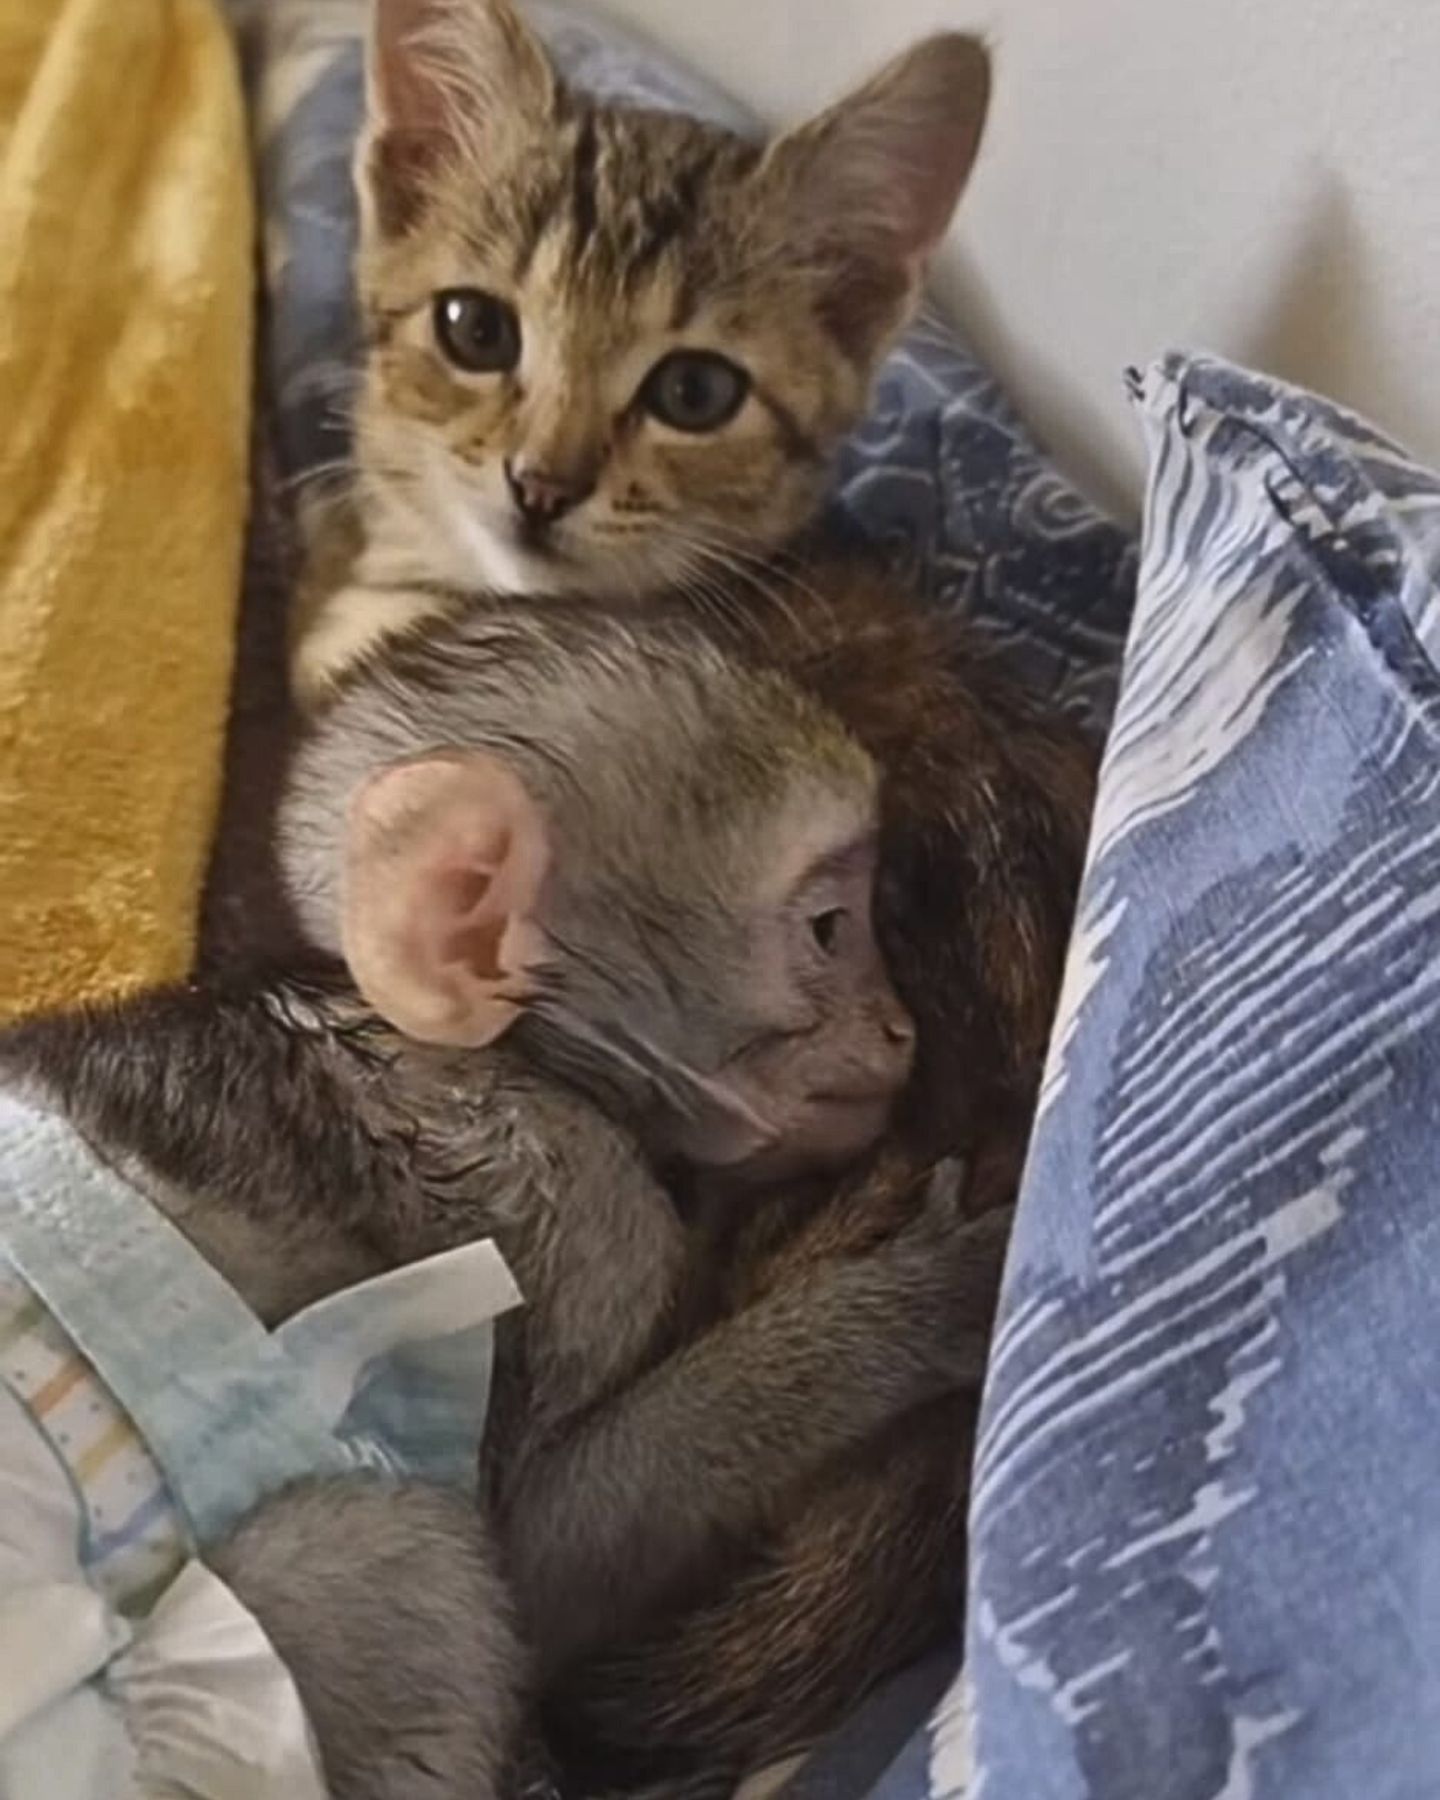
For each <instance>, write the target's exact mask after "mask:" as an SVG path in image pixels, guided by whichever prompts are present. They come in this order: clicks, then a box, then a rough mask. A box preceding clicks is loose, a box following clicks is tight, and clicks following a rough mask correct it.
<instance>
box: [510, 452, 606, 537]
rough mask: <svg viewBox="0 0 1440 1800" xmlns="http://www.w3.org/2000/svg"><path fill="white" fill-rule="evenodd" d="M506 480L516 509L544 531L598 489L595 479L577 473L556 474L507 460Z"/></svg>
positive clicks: (534, 527)
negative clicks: (578, 475) (588, 479)
mask: <svg viewBox="0 0 1440 1800" xmlns="http://www.w3.org/2000/svg"><path fill="white" fill-rule="evenodd" d="M505 480H506V482H507V484H508V485H509V488H510V498H511V499H512V500H513V501H514V502H515V510H516V512H518V513H519V515H520V517H521V518H522V519H523V520H524V522H525V523H526V525H528V526H530V527H531V528H532V529H535V530H543V529H544V528H545V527H546V526H547V525H553V524H554V523H555V521H556V520H557V519H560V518H563V517H564V515H565V514H566V513H567V512H570V511H572V510H573V509H574V508H575V507H577V506H578V505H579V504H580V502H581V501H582V500H584V499H586V498H587V497H588V496H589V494H590V493H591V492H593V490H594V486H595V484H594V482H593V481H586V480H584V479H583V478H579V477H575V476H566V475H558V474H552V473H551V472H549V471H548V470H545V469H539V468H535V467H533V466H532V465H530V464H528V463H523V462H521V463H515V462H510V461H507V462H506V464H505Z"/></svg>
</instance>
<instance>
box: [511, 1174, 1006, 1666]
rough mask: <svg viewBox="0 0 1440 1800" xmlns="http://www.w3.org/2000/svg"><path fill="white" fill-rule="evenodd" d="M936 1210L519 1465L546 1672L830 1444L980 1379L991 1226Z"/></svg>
mask: <svg viewBox="0 0 1440 1800" xmlns="http://www.w3.org/2000/svg"><path fill="white" fill-rule="evenodd" d="M953 1204H954V1202H953V1197H948V1198H944V1199H942V1200H940V1201H938V1202H937V1203H936V1204H934V1205H928V1206H927V1208H926V1210H925V1211H923V1212H922V1213H921V1214H920V1216H919V1217H918V1218H917V1219H916V1220H915V1221H914V1222H913V1223H912V1224H911V1225H908V1226H906V1227H905V1228H904V1229H903V1230H901V1231H900V1232H899V1233H897V1234H896V1235H895V1236H894V1237H893V1238H892V1239H891V1240H889V1241H888V1242H887V1243H885V1244H883V1245H882V1246H881V1247H880V1248H878V1249H877V1250H875V1251H874V1252H873V1253H872V1254H870V1255H868V1256H864V1257H857V1258H836V1259H834V1260H832V1261H829V1262H825V1263H820V1264H817V1265H815V1266H814V1267H812V1268H810V1269H809V1270H807V1271H805V1272H804V1273H803V1274H802V1275H799V1276H797V1278H796V1279H794V1280H793V1281H790V1282H787V1283H786V1284H785V1285H783V1286H781V1287H779V1288H777V1289H775V1290H774V1291H772V1292H770V1293H767V1294H765V1295H764V1296H763V1297H762V1298H760V1299H759V1300H757V1301H756V1302H755V1303H754V1304H753V1305H751V1306H749V1307H747V1308H746V1309H745V1310H744V1311H742V1312H740V1313H738V1314H737V1315H735V1316H734V1317H733V1318H729V1319H726V1320H724V1321H722V1322H721V1323H720V1324H718V1325H716V1326H715V1327H714V1328H713V1329H711V1330H710V1331H709V1332H707V1333H706V1334H705V1335H704V1336H703V1337H701V1338H699V1339H698V1340H696V1341H695V1342H693V1343H691V1344H689V1345H687V1346H686V1347H685V1348H684V1349H682V1350H680V1351H678V1352H676V1353H675V1354H674V1355H673V1356H671V1357H669V1358H668V1359H667V1360H666V1361H664V1362H662V1363H660V1364H659V1365H658V1366H657V1367H655V1368H653V1369H651V1370H649V1371H648V1372H647V1373H645V1374H643V1375H642V1376H641V1377H640V1378H639V1379H638V1380H637V1381H635V1382H634V1383H633V1384H632V1385H631V1386H629V1387H628V1388H626V1389H625V1390H623V1391H622V1392H621V1394H620V1395H619V1396H618V1397H617V1398H616V1399H614V1400H613V1401H611V1402H610V1403H608V1404H606V1405H604V1406H601V1407H598V1408H596V1409H595V1410H593V1411H592V1412H591V1413H589V1414H588V1416H585V1417H583V1418H581V1419H580V1420H579V1421H578V1422H576V1423H574V1424H573V1425H571V1426H570V1427H569V1428H568V1429H567V1430H565V1431H563V1432H557V1433H555V1434H554V1435H553V1436H552V1437H551V1438H550V1439H549V1441H547V1442H543V1443H540V1444H532V1445H531V1447H530V1451H529V1453H528V1454H522V1456H521V1458H520V1459H519V1461H518V1464H517V1465H516V1467H515V1468H514V1469H512V1471H510V1473H509V1477H508V1479H507V1480H506V1482H505V1484H504V1486H503V1489H502V1504H503V1516H502V1526H503V1529H504V1532H505V1536H506V1543H507V1550H508V1553H509V1565H508V1566H509V1567H510V1569H511V1573H512V1577H513V1579H514V1582H515V1585H516V1590H517V1594H518V1596H519V1599H520V1603H521V1605H522V1607H523V1608H524V1610H525V1614H526V1617H527V1618H528V1619H529V1620H530V1621H531V1623H532V1626H533V1630H534V1635H535V1641H536V1646H537V1654H538V1655H539V1656H540V1658H541V1661H542V1664H543V1666H544V1668H546V1669H550V1670H553V1669H555V1668H557V1667H560V1666H562V1665H564V1664H565V1663H567V1662H569V1661H571V1660H572V1659H574V1658H576V1657H577V1656H580V1655H583V1654H585V1653H586V1652H587V1651H589V1650H592V1649H594V1648H595V1647H596V1646H597V1645H599V1644H601V1643H603V1642H606V1641H614V1640H615V1639H616V1638H618V1637H623V1636H626V1635H629V1633H630V1632H631V1631H632V1630H633V1629H634V1628H635V1627H636V1626H637V1625H638V1624H639V1623H641V1622H642V1621H643V1620H644V1618H645V1617H646V1616H647V1615H648V1614H650V1613H651V1612H653V1610H654V1609H655V1608H656V1607H657V1606H658V1605H660V1604H661V1603H663V1602H664V1601H665V1600H666V1599H667V1598H669V1597H670V1596H672V1595H673V1594H674V1593H675V1592H676V1590H677V1589H680V1588H682V1587H683V1586H684V1585H685V1584H686V1582H687V1581H689V1580H691V1579H693V1577H694V1575H695V1574H696V1572H697V1571H700V1572H703V1570H704V1569H705V1568H706V1567H707V1566H709V1565H710V1564H711V1563H712V1562H713V1559H714V1557H715V1556H716V1554H717V1553H719V1552H720V1551H721V1550H723V1548H724V1547H725V1546H726V1544H727V1543H729V1542H731V1541H732V1540H734V1539H736V1538H740V1537H743V1536H744V1535H745V1534H747V1533H750V1532H753V1531H755V1530H756V1529H758V1528H760V1527H762V1526H764V1525H765V1524H766V1523H767V1522H768V1521H769V1520H771V1519H773V1518H775V1517H776V1516H777V1513H778V1512H779V1511H780V1510H782V1509H783V1506H784V1503H785V1500H786V1498H787V1497H788V1496H789V1495H790V1494H791V1493H792V1491H793V1490H794V1488H795V1487H796V1485H797V1484H798V1483H801V1482H803V1481H804V1480H805V1479H806V1478H807V1477H809V1476H810V1475H812V1474H813V1473H814V1472H815V1471H816V1470H817V1469H819V1468H820V1467H821V1466H822V1465H823V1464H824V1463H826V1462H827V1461H828V1460H829V1459H830V1458H831V1457H833V1456H835V1455H836V1454H837V1453H838V1452H841V1451H844V1450H846V1449H848V1448H850V1447H852V1446H854V1445H856V1444H859V1443H861V1442H863V1441H864V1440H866V1439H869V1438H871V1437H873V1436H874V1435H875V1434H876V1433H877V1432H878V1431H880V1430H882V1429H883V1428H884V1427H885V1426H886V1425H888V1424H889V1423H890V1422H891V1421H892V1420H894V1419H895V1418H897V1417H898V1416H899V1415H901V1414H902V1413H905V1412H907V1411H909V1410H910V1409H911V1408H912V1407H914V1406H917V1405H919V1404H921V1403H923V1402H924V1401H926V1400H929V1399H932V1398H934V1397H936V1396H937V1395H940V1394H943V1393H946V1392H949V1391H951V1390H953V1389H955V1388H959V1387H967V1386H974V1385H976V1384H978V1382H979V1380H980V1377H981V1375H982V1373H983V1370H984V1362H985V1354H986V1347H987V1343H988V1338H989V1326H990V1317H991V1310H992V1305H993V1295H994V1291H995V1288H996V1285H997V1282H998V1274H999V1267H1000V1260H1001V1258H1002V1256H1003V1253H1004V1242H1005V1237H1006V1235H1007V1230H1008V1218H1006V1217H1005V1216H1004V1215H1000V1216H998V1217H995V1218H987V1219H981V1220H977V1221H976V1222H975V1223H974V1224H972V1225H970V1226H968V1227H966V1228H964V1229H963V1230H960V1231H957V1230H956V1229H955V1223H954V1218H953Z"/></svg>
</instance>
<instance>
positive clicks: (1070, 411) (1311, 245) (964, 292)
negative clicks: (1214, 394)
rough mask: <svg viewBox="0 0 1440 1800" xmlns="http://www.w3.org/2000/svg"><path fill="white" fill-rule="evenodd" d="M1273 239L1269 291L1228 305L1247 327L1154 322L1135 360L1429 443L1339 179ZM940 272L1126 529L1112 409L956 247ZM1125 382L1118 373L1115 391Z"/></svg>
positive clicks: (1049, 437)
mask: <svg viewBox="0 0 1440 1800" xmlns="http://www.w3.org/2000/svg"><path fill="white" fill-rule="evenodd" d="M1274 238H1275V250H1274V254H1273V256H1272V258H1271V261H1270V268H1271V275H1270V280H1269V284H1268V290H1267V287H1266V285H1265V284H1264V283H1263V282H1261V283H1254V284H1253V287H1258V288H1259V291H1258V292H1256V291H1253V289H1252V292H1251V293H1250V294H1249V295H1248V296H1247V295H1243V294H1237V295H1235V296H1233V299H1234V302H1235V304H1234V310H1233V312H1231V315H1230V316H1231V317H1232V318H1244V319H1246V320H1247V321H1248V323H1247V324H1246V325H1245V327H1244V328H1243V329H1241V330H1239V331H1237V332H1235V333H1234V334H1233V335H1231V334H1229V333H1224V332H1221V333H1218V334H1216V335H1215V336H1214V337H1211V338H1204V337H1201V338H1194V337H1191V336H1187V335H1186V334H1185V333H1184V332H1183V330H1182V331H1176V330H1174V329H1173V328H1166V327H1164V325H1163V323H1162V327H1161V330H1160V333H1159V334H1158V336H1157V335H1156V334H1154V333H1142V336H1144V337H1146V338H1147V340H1148V341H1146V342H1137V344H1136V346H1135V350H1134V355H1135V359H1136V360H1137V361H1140V360H1148V357H1149V356H1150V355H1151V354H1156V353H1158V352H1159V351H1161V350H1162V349H1170V348H1174V349H1192V350H1208V351H1211V352H1213V353H1215V354H1216V355H1220V356H1225V357H1229V358H1230V359H1231V360H1232V361H1235V362H1239V363H1243V364H1246V365H1248V366H1250V367H1252V368H1255V369H1259V370H1263V371H1265V372H1266V373H1268V374H1271V375H1277V376H1279V377H1280V378H1281V379H1282V380H1284V381H1290V382H1294V383H1295V384H1297V385H1298V386H1300V387H1306V388H1311V389H1314V390H1315V391H1316V392H1318V393H1321V394H1324V395H1327V396H1329V397H1330V398H1331V399H1334V400H1338V401H1340V402H1341V403H1342V404H1343V405H1346V406H1349V407H1351V408H1353V409H1354V410H1355V411H1356V412H1358V413H1360V414H1362V415H1363V416H1365V417H1366V418H1368V419H1371V420H1373V421H1374V422H1375V423H1376V424H1377V425H1378V426H1379V427H1380V429H1382V430H1383V431H1385V432H1387V433H1388V434H1390V435H1391V436H1393V437H1395V438H1397V439H1398V440H1399V441H1400V442H1401V444H1402V445H1405V446H1407V447H1408V446H1413V445H1414V444H1415V443H1417V442H1418V443H1421V444H1423V443H1424V442H1425V441H1426V438H1427V435H1433V421H1430V422H1429V424H1428V426H1427V419H1426V408H1427V406H1429V405H1433V399H1434V396H1433V394H1428V393H1427V392H1425V391H1424V389H1423V388H1422V387H1420V386H1418V385H1416V384H1410V383H1407V382H1406V380H1405V369H1406V366H1407V365H1406V362H1405V359H1404V358H1403V357H1401V356H1397V355H1396V341H1395V338H1396V334H1395V331H1394V330H1393V329H1392V328H1389V327H1388V326H1387V307H1386V304H1385V295H1384V284H1383V282H1382V281H1381V280H1380V272H1379V270H1378V269H1377V259H1376V254H1375V250H1374V246H1373V244H1372V243H1371V242H1370V241H1369V240H1368V239H1367V237H1366V234H1365V231H1364V229H1363V226H1362V223H1361V216H1360V212H1359V209H1358V208H1357V205H1356V202H1355V197H1354V195H1353V194H1352V192H1351V190H1350V188H1349V187H1348V185H1347V184H1346V182H1345V181H1344V180H1343V179H1342V178H1341V176H1340V175H1338V174H1337V173H1336V172H1334V171H1333V170H1330V169H1323V170H1318V171H1317V172H1316V175H1315V178H1314V181H1313V184H1312V186H1311V189H1310V192H1309V195H1308V198H1307V199H1306V200H1305V201H1304V202H1303V203H1301V204H1299V205H1296V206H1293V207H1292V208H1291V209H1290V210H1289V212H1288V215H1282V216H1281V217H1279V218H1278V219H1277V221H1276V226H1275V232H1274ZM938 273H939V280H938V283H937V288H938V292H939V296H940V299H941V302H942V305H943V307H944V309H945V311H946V312H947V313H948V314H949V315H950V316H951V317H953V318H954V319H955V320H956V321H957V322H958V323H959V325H960V327H961V329H962V331H963V333H964V335H965V338H966V340H967V342H968V343H969V344H970V345H971V346H972V348H973V349H974V350H975V352H976V354H977V355H978V356H979V357H980V358H981V360H982V361H984V362H985V363H986V365H987V366H988V367H990V368H991V369H993V370H994V371H995V372H996V373H997V374H998V375H999V376H1000V378H1001V379H1002V380H1003V381H1004V382H1005V384H1006V386H1007V387H1008V388H1009V389H1010V391H1011V392H1012V393H1014V394H1016V395H1017V396H1018V397H1019V399H1020V402H1021V405H1022V410H1023V409H1024V404H1025V401H1026V398H1027V397H1030V398H1034V397H1036V396H1041V397H1043V399H1044V427H1043V433H1042V435H1043V438H1044V441H1045V444H1046V447H1047V449H1048V450H1049V451H1050V452H1051V453H1052V454H1053V455H1054V456H1055V457H1056V459H1057V461H1059V462H1060V463H1061V464H1062V466H1064V467H1065V468H1066V470H1067V472H1069V473H1070V474H1071V475H1072V476H1073V477H1074V478H1075V479H1076V480H1077V481H1078V482H1079V484H1080V485H1081V486H1082V487H1083V488H1084V489H1085V490H1086V491H1087V492H1088V493H1089V494H1090V495H1091V497H1092V498H1093V499H1095V500H1096V501H1098V502H1099V503H1100V504H1101V505H1102V506H1104V507H1105V508H1106V509H1107V510H1108V511H1109V512H1111V513H1112V514H1113V515H1114V516H1115V517H1116V518H1118V519H1121V520H1124V521H1126V522H1129V523H1133V522H1134V521H1135V518H1136V512H1137V504H1136V493H1135V487H1134V485H1133V482H1132V480H1131V479H1130V478H1129V476H1130V471H1132V470H1133V469H1134V443H1133V440H1129V441H1127V438H1126V436H1125V435H1124V434H1123V433H1122V431H1121V430H1119V429H1117V424H1116V419H1115V416H1114V414H1113V412H1110V411H1108V410H1106V409H1105V408H1104V407H1103V406H1102V405H1100V404H1097V402H1096V400H1095V398H1094V396H1093V395H1090V394H1089V393H1087V390H1086V388H1085V387H1084V385H1083V384H1082V383H1081V382H1080V381H1079V380H1078V379H1077V378H1076V375H1075V372H1074V370H1073V369H1069V370H1067V368H1066V367H1065V366H1064V365H1063V364H1062V363H1061V362H1059V361H1057V360H1055V359H1053V358H1052V357H1051V356H1050V355H1049V354H1048V353H1047V350H1046V348H1045V346H1043V345H1036V344H1033V343H1022V342H1019V341H1017V339H1016V337H1015V334H1014V332H1013V330H1012V329H1011V327H1010V325H1009V322H1008V321H1007V319H1006V317H1005V315H1004V312H1003V310H1002V308H1001V307H1000V305H999V304H998V302H997V301H996V299H995V295H994V290H993V289H992V287H991V286H990V284H989V282H988V281H987V279H986V277H985V275H984V274H983V273H982V272H981V270H980V268H979V267H978V266H977V265H976V263H975V262H974V260H973V259H972V258H971V257H970V256H969V255H968V254H967V253H966V252H965V251H964V250H963V249H957V248H951V249H949V250H948V252H947V254H946V255H945V256H944V258H943V263H942V267H941V269H940V270H939V272H938ZM1188 298H1189V297H1188V296H1187V295H1184V294H1178V293H1177V294H1173V295H1171V296H1169V298H1168V303H1167V304H1166V305H1165V307H1164V308H1163V311H1164V313H1165V314H1168V315H1169V316H1170V317H1171V318H1173V319H1183V318H1184V317H1185V316H1186V315H1187V313H1188V312H1189V310H1190V308H1189V306H1188V305H1187V301H1188ZM1227 310H1228V309H1227ZM1122 373H1123V372H1122V371H1121V370H1120V369H1119V368H1117V369H1116V370H1115V381H1116V384H1117V387H1118V385H1119V383H1120V381H1121V379H1122Z"/></svg>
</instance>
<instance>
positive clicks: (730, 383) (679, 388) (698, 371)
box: [640, 350, 750, 431]
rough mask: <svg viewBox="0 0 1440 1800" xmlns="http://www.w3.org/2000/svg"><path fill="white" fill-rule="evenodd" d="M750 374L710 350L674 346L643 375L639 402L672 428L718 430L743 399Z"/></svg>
mask: <svg viewBox="0 0 1440 1800" xmlns="http://www.w3.org/2000/svg"><path fill="white" fill-rule="evenodd" d="M749 392H750V377H749V376H748V375H747V374H746V373H745V371H744V370H743V369H739V368H737V367H736V366H735V364H734V363H732V362H731V361H729V359H728V358H726V357H723V356H717V355H716V354H715V353H714V351H711V350H676V351H675V352H674V353H673V354H672V355H670V356H667V357H666V358H665V359H664V361H663V362H658V363H656V365H655V367H654V368H653V369H652V370H651V371H650V373H649V374H648V375H647V376H646V377H645V385H644V386H643V387H642V388H641V389H640V404H641V405H642V406H643V407H644V408H645V410H646V411H647V412H649V413H653V414H654V416H655V417H656V418H657V419H658V420H659V421H660V423H661V424H662V425H669V426H671V427H673V428H674V430H676V431H718V430H719V429H720V427H721V426H722V425H728V424H729V423H730V421H731V420H732V419H733V418H734V417H735V415H736V413H738V412H739V410H740V408H741V407H742V406H743V405H744V403H745V396H746V395H747V394H748V393H749Z"/></svg>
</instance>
